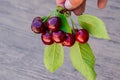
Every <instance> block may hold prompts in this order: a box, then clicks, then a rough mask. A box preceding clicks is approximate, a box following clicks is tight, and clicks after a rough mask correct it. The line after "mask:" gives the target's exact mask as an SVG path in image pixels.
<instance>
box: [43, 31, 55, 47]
mask: <svg viewBox="0 0 120 80" xmlns="http://www.w3.org/2000/svg"><path fill="white" fill-rule="evenodd" d="M41 39H42V41H43V43H44V44H46V45H51V44H53V40H52V34H50V33H48V32H46V33H43V34H42V35H41Z"/></svg>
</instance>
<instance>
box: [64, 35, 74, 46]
mask: <svg viewBox="0 0 120 80" xmlns="http://www.w3.org/2000/svg"><path fill="white" fill-rule="evenodd" d="M74 43H75V35H74V34H70V33H66V39H65V41H63V42H62V45H63V46H68V47H71V46H72V45H73V44H74Z"/></svg>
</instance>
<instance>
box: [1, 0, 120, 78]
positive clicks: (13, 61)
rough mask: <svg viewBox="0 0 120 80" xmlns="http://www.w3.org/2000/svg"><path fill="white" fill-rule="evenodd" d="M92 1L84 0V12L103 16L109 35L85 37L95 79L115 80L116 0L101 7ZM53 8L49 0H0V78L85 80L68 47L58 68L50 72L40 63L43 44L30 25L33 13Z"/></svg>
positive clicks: (119, 24) (119, 48)
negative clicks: (75, 67) (93, 57)
mask: <svg viewBox="0 0 120 80" xmlns="http://www.w3.org/2000/svg"><path fill="white" fill-rule="evenodd" d="M96 3H97V2H96V0H93V1H91V0H88V1H87V8H86V13H88V14H92V15H95V16H98V17H100V18H101V19H103V20H104V22H105V23H106V27H107V30H108V33H109V35H110V37H111V40H110V41H106V40H102V39H95V38H93V37H91V38H90V41H89V43H90V45H91V47H92V48H93V50H94V54H95V56H96V66H95V69H96V72H97V80H119V79H120V15H119V14H120V0H109V3H108V5H107V8H106V9H104V10H99V9H98V8H97V7H96ZM54 8H55V1H53V0H51V1H49V0H0V80H85V79H84V78H83V77H82V76H81V75H80V74H79V73H78V72H77V71H76V70H75V69H74V68H73V66H72V65H71V62H70V59H69V49H68V48H65V62H64V64H63V66H62V67H61V68H60V69H59V70H57V71H56V72H55V73H53V74H51V73H49V72H48V71H47V70H46V69H45V67H44V64H43V55H44V54H43V53H44V47H45V45H43V44H42V42H41V40H40V35H36V34H34V33H32V31H31V29H30V25H31V21H32V19H33V18H34V17H35V16H44V15H48V13H50V11H52V10H53V9H54Z"/></svg>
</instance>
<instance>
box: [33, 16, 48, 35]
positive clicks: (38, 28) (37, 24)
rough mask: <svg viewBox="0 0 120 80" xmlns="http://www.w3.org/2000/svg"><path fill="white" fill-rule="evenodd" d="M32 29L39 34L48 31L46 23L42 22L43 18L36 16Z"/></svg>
mask: <svg viewBox="0 0 120 80" xmlns="http://www.w3.org/2000/svg"><path fill="white" fill-rule="evenodd" d="M31 29H32V31H33V32H35V33H37V34H39V33H44V32H45V31H46V27H45V26H44V24H43V22H42V18H40V17H35V18H34V20H33V22H32V25H31Z"/></svg>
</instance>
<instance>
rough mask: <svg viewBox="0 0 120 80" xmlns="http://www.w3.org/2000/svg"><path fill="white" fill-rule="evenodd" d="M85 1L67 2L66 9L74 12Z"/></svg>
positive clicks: (72, 0) (71, 0) (73, 0)
mask: <svg viewBox="0 0 120 80" xmlns="http://www.w3.org/2000/svg"><path fill="white" fill-rule="evenodd" d="M83 1H84V0H66V1H65V7H66V8H67V9H69V10H73V9H75V8H77V7H78V6H80V5H81V4H82V3H83Z"/></svg>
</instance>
